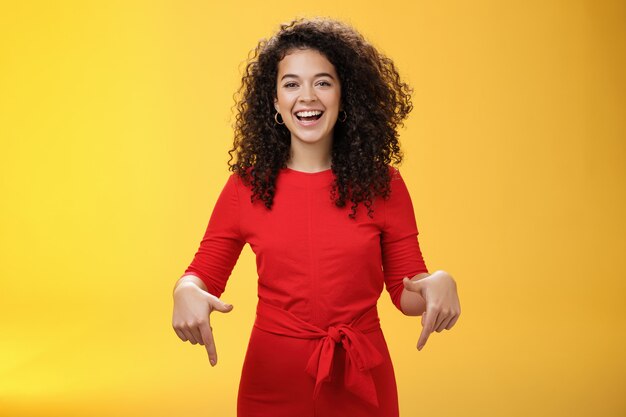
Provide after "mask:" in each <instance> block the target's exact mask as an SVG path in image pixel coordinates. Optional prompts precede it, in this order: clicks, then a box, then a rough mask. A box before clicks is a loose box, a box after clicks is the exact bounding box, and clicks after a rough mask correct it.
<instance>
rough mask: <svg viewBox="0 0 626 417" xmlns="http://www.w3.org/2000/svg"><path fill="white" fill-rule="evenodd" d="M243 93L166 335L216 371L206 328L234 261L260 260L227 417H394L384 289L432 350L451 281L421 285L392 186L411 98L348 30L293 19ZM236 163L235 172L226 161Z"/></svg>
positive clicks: (259, 58) (449, 302)
mask: <svg viewBox="0 0 626 417" xmlns="http://www.w3.org/2000/svg"><path fill="white" fill-rule="evenodd" d="M242 81H243V82H242V87H241V89H240V91H239V92H240V93H241V96H240V100H239V102H238V114H237V118H236V124H235V141H234V146H233V149H231V150H230V151H229V153H230V155H231V159H230V161H229V169H230V170H231V171H233V173H232V174H231V175H230V177H229V178H228V181H227V182H226V185H225V186H224V188H223V190H222V192H221V194H220V196H219V198H218V200H217V202H216V205H215V207H214V209H213V213H212V214H211V218H210V220H209V224H208V227H207V229H206V232H205V235H204V238H203V239H202V241H201V243H200V247H199V249H198V251H197V252H196V254H195V256H194V258H193V261H192V262H191V264H190V265H189V267H188V268H187V270H186V271H185V272H184V274H183V276H182V277H181V278H180V279H179V280H178V282H177V284H176V286H175V289H174V314H173V327H174V330H175V331H176V333H177V334H178V336H179V337H180V338H181V339H182V340H183V341H190V342H191V343H192V344H196V343H200V344H203V345H204V346H205V347H206V349H207V352H208V355H209V359H210V361H211V364H212V365H213V366H214V365H215V364H216V363H217V353H216V349H215V342H214V340H213V335H212V331H211V326H210V321H209V315H210V313H211V312H212V311H213V310H217V311H220V312H228V311H230V310H231V309H232V308H233V307H232V305H229V304H226V303H225V302H223V301H222V300H220V298H219V297H220V296H221V294H222V293H223V292H224V289H225V286H226V282H227V280H228V277H229V276H230V273H231V271H232V268H233V267H234V265H235V263H236V261H237V259H238V257H239V254H240V252H241V250H242V248H243V246H244V245H245V244H246V243H248V244H249V245H250V247H251V248H252V250H253V251H254V253H255V254H256V259H257V269H258V275H259V281H258V295H259V302H258V305H257V316H256V320H255V324H254V327H253V329H252V334H251V337H250V341H249V345H248V350H247V353H246V358H245V361H244V365H243V370H242V374H241V380H240V385H239V395H238V403H237V415H238V416H240V417H244V416H245V417H253V416H272V417H281V416H289V417H293V416H299V417H308V416H335V415H337V416H352V417H359V416H368V417H373V416H381V417H382V416H384V417H390V416H397V415H398V399H397V390H396V383H395V377H394V372H393V366H392V362H391V359H390V357H389V352H388V349H387V345H386V343H385V339H384V336H383V333H382V330H381V329H380V325H379V319H378V314H377V311H376V304H377V300H378V298H379V296H380V294H381V291H382V290H383V286H385V287H386V289H387V291H388V292H389V294H390V296H391V299H392V301H393V303H394V305H395V306H396V307H397V308H398V309H399V310H400V311H401V312H402V313H404V314H406V315H422V324H423V331H422V334H421V336H420V339H419V342H418V349H421V348H422V346H423V345H424V343H425V342H426V340H427V338H428V335H429V334H430V333H431V332H432V331H434V330H436V331H438V332H440V331H442V330H443V329H450V328H451V327H452V326H453V325H454V323H455V322H456V320H457V318H458V316H459V314H460V307H459V302H458V297H457V294H456V284H455V281H454V279H453V278H452V277H451V276H450V275H449V274H447V273H446V272H445V271H437V272H435V273H432V274H429V273H428V270H427V268H426V265H425V263H424V260H423V257H422V254H421V252H420V248H419V244H418V240H417V235H418V230H417V225H416V222H415V216H414V213H413V206H412V203H411V198H410V196H409V193H408V191H407V188H406V186H405V184H404V181H403V179H402V177H401V176H400V173H399V171H398V170H397V169H396V168H393V167H392V166H391V165H390V163H391V162H392V161H395V162H396V163H399V162H401V160H402V154H401V151H400V147H399V143H398V140H397V132H396V128H397V126H398V124H401V122H402V120H403V119H405V118H406V117H407V115H408V113H409V112H410V111H411V109H412V106H411V101H410V95H409V93H410V89H409V87H408V86H407V85H406V84H405V83H403V82H401V81H400V79H399V76H398V73H397V71H396V69H395V67H394V64H393V63H392V61H391V60H389V59H388V58H386V57H385V56H384V55H382V54H381V53H379V52H378V51H377V50H376V49H375V48H374V47H373V46H372V45H370V44H369V43H367V41H366V40H365V39H364V38H363V37H362V36H361V35H360V34H359V33H358V32H356V31H355V30H354V29H353V28H351V27H350V26H348V25H346V24H344V23H341V22H338V21H335V20H331V19H297V20H294V21H292V22H291V23H289V24H285V25H282V26H281V28H280V30H279V32H278V33H277V34H275V35H274V36H273V37H272V38H270V39H269V40H267V41H266V40H262V41H261V42H260V43H259V45H258V46H257V48H256V50H255V54H254V56H253V57H252V58H251V59H250V62H249V63H248V65H247V67H246V72H245V75H244V77H243V80H242ZM233 153H235V155H236V160H235V161H234V162H232V161H233Z"/></svg>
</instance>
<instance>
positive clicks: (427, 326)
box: [417, 309, 436, 350]
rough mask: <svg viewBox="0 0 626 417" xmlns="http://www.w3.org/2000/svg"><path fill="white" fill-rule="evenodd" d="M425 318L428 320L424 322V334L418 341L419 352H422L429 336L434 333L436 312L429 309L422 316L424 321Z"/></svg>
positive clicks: (421, 334)
mask: <svg viewBox="0 0 626 417" xmlns="http://www.w3.org/2000/svg"><path fill="white" fill-rule="evenodd" d="M423 316H426V319H425V320H422V333H420V338H419V340H418V341H417V350H422V348H423V347H424V345H425V344H426V341H427V340H428V336H430V334H431V333H432V331H433V326H434V325H435V320H436V317H435V312H434V311H433V310H432V309H427V310H426V312H425V313H424V314H423V315H422V319H423V318H424V317H423Z"/></svg>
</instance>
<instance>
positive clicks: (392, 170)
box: [387, 165, 402, 181]
mask: <svg viewBox="0 0 626 417" xmlns="http://www.w3.org/2000/svg"><path fill="white" fill-rule="evenodd" d="M387 171H388V174H389V178H390V180H391V181H402V175H400V169H399V168H397V167H394V166H393V165H387Z"/></svg>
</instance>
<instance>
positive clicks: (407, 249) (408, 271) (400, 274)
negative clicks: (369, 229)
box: [381, 167, 429, 316]
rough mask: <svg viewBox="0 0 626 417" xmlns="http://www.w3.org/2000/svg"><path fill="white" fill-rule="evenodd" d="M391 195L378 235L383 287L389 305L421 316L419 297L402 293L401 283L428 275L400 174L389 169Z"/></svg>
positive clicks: (407, 194) (409, 201) (409, 313)
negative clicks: (383, 277) (386, 292)
mask: <svg viewBox="0 0 626 417" xmlns="http://www.w3.org/2000/svg"><path fill="white" fill-rule="evenodd" d="M390 173H391V182H390V187H391V195H390V197H389V199H388V200H385V203H384V217H385V219H384V226H383V229H382V231H381V253H382V261H383V270H384V274H385V285H386V287H387V291H388V292H389V295H390V296H391V300H392V302H393V304H394V305H395V306H396V308H397V309H398V310H400V312H402V313H403V314H405V315H408V316H418V315H421V314H422V313H423V312H424V311H425V309H426V302H425V300H424V299H423V298H422V296H421V295H420V294H419V293H415V292H408V291H405V289H404V284H403V283H402V280H403V278H404V277H409V278H411V277H412V278H411V279H413V280H417V279H421V278H424V277H426V276H428V275H429V273H428V269H427V267H426V263H425V262H424V258H423V256H422V252H421V250H420V246H419V242H418V238H417V237H418V234H419V231H418V229H417V222H416V220H415V213H414V211H413V203H412V201H411V196H410V194H409V191H408V189H407V187H406V185H405V183H404V180H403V179H402V176H401V175H400V171H398V170H397V169H396V168H391V167H390Z"/></svg>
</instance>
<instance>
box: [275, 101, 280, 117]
mask: <svg viewBox="0 0 626 417" xmlns="http://www.w3.org/2000/svg"><path fill="white" fill-rule="evenodd" d="M274 108H275V109H276V111H277V112H279V113H280V111H279V110H278V99H277V98H274Z"/></svg>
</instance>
